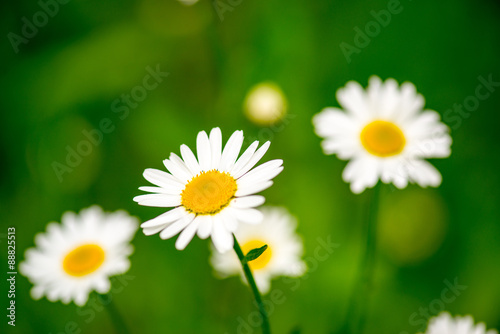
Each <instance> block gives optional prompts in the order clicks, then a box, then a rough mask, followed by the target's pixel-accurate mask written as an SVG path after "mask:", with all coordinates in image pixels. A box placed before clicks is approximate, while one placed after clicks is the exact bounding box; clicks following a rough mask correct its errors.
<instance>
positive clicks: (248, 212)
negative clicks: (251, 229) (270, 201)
mask: <svg viewBox="0 0 500 334" xmlns="http://www.w3.org/2000/svg"><path fill="white" fill-rule="evenodd" d="M234 212H235V213H234V214H235V216H236V218H237V219H238V220H239V221H242V222H244V223H247V224H259V223H260V222H261V221H262V219H263V218H264V216H263V215H262V212H260V211H259V210H257V209H236V208H235V209H234Z"/></svg>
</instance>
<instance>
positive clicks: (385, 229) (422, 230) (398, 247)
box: [377, 187, 448, 266]
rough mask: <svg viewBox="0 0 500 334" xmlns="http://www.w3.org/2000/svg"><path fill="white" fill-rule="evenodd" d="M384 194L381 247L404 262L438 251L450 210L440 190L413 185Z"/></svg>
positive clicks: (378, 234) (380, 228)
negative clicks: (399, 190) (403, 189)
mask: <svg viewBox="0 0 500 334" xmlns="http://www.w3.org/2000/svg"><path fill="white" fill-rule="evenodd" d="M384 195H385V196H384V197H383V199H382V200H381V203H380V204H381V206H380V211H379V215H378V224H379V226H378V227H377V230H378V232H377V237H378V238H379V241H377V243H378V245H379V248H380V250H381V251H382V252H384V253H385V255H386V256H387V257H388V258H389V259H390V260H391V261H393V262H394V263H396V264H398V265H401V266H405V265H415V264H418V263H420V262H422V261H424V260H426V259H428V258H429V257H431V256H432V255H433V254H435V253H436V251H437V250H438V249H439V248H440V247H441V245H442V243H443V241H444V239H445V237H446V233H447V231H448V210H447V208H446V204H445V203H444V200H443V198H442V197H441V196H440V194H439V192H438V191H432V190H430V191H429V190H424V189H421V188H418V187H410V188H409V189H407V190H405V191H403V192H391V193H389V192H388V193H386V194H384Z"/></svg>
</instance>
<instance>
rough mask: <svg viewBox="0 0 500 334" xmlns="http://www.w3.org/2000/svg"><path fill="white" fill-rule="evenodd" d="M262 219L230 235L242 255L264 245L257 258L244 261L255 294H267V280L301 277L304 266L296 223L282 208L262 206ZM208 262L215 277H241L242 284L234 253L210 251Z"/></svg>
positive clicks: (242, 226) (240, 271)
mask: <svg viewBox="0 0 500 334" xmlns="http://www.w3.org/2000/svg"><path fill="white" fill-rule="evenodd" d="M261 211H262V213H263V214H264V220H263V221H262V223H261V224H259V225H241V226H239V227H238V229H237V230H236V231H235V232H234V234H235V236H236V238H237V240H238V243H239V244H240V245H241V249H242V251H243V254H247V253H248V252H249V251H251V250H252V249H255V248H260V247H262V246H264V245H267V246H268V248H267V249H266V250H265V251H264V253H262V255H261V256H259V257H258V258H257V259H255V260H253V261H250V262H248V265H249V266H250V269H252V272H253V275H254V278H255V282H256V284H257V287H258V288H259V291H260V292H262V293H267V292H269V289H270V286H271V280H272V279H273V278H274V277H278V276H289V277H297V276H301V275H303V274H304V272H305V270H306V264H305V262H304V261H302V260H301V257H302V254H303V251H304V250H303V246H302V240H301V239H300V237H299V236H298V235H297V234H296V233H295V229H296V227H297V220H296V219H295V218H294V217H293V216H292V215H291V214H290V213H289V212H288V211H287V210H286V209H284V208H279V207H263V208H262V209H261ZM210 262H211V264H212V266H213V267H214V269H215V270H216V275H217V276H219V277H221V278H225V277H228V276H233V275H238V274H240V275H241V278H242V280H243V281H244V282H246V279H245V275H244V273H243V269H242V267H241V263H240V261H239V259H238V256H237V255H236V253H234V252H227V253H218V252H212V257H211V259H210Z"/></svg>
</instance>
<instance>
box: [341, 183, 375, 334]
mask: <svg viewBox="0 0 500 334" xmlns="http://www.w3.org/2000/svg"><path fill="white" fill-rule="evenodd" d="M380 187H381V186H380V184H377V185H376V186H375V187H374V188H373V190H372V194H371V199H370V201H369V204H368V213H367V216H368V217H367V220H366V227H365V233H366V248H365V253H364V256H363V259H362V262H361V267H360V269H359V274H358V279H357V283H356V285H355V286H354V291H353V295H352V298H351V302H350V305H349V310H348V312H347V318H346V323H345V324H344V328H343V331H342V332H348V333H355V334H361V333H362V332H363V329H364V326H365V322H366V317H367V310H368V305H369V301H370V295H371V292H372V288H373V276H374V272H375V261H376V251H377V217H378V208H379V197H380Z"/></svg>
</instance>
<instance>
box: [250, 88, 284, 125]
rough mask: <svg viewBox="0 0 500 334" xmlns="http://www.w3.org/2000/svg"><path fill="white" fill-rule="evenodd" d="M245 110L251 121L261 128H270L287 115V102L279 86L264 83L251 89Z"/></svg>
mask: <svg viewBox="0 0 500 334" xmlns="http://www.w3.org/2000/svg"><path fill="white" fill-rule="evenodd" d="M243 109H244V111H245V114H246V116H247V117H248V119H250V121H252V122H254V123H255V124H257V125H260V126H268V125H271V124H274V123H276V122H278V121H280V120H281V119H282V118H283V117H284V116H285V115H286V112H287V101H286V98H285V94H283V92H282V91H281V89H280V88H279V87H278V85H276V84H274V83H271V82H263V83H259V84H257V85H255V86H253V87H252V88H251V89H250V91H249V92H248V94H247V96H246V98H245V102H244V105H243Z"/></svg>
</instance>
